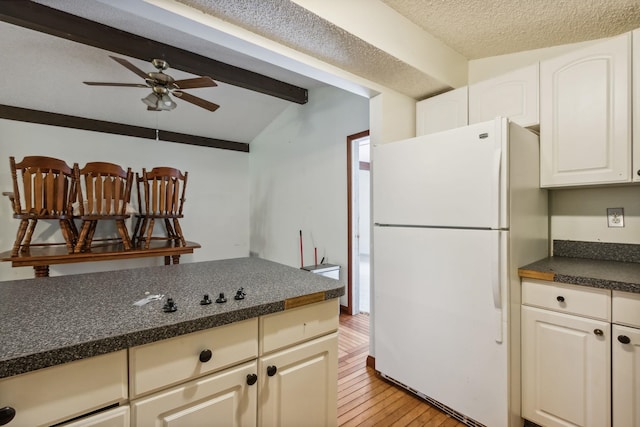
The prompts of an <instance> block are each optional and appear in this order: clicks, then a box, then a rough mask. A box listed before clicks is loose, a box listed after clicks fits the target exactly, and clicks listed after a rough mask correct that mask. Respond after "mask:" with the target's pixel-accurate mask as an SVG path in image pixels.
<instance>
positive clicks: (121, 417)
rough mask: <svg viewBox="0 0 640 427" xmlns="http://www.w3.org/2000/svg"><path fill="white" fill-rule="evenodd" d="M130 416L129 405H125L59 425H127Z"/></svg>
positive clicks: (66, 426)
mask: <svg viewBox="0 0 640 427" xmlns="http://www.w3.org/2000/svg"><path fill="white" fill-rule="evenodd" d="M130 418H131V415H130V414H129V406H128V405H125V406H118V407H117V408H113V409H109V410H107V411H104V412H99V413H97V414H95V415H91V416H89V417H84V418H81V419H79V420H76V421H72V422H70V423H66V424H62V425H61V426H60V427H129V425H130V422H129V421H130Z"/></svg>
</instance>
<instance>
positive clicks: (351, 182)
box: [346, 131, 371, 314]
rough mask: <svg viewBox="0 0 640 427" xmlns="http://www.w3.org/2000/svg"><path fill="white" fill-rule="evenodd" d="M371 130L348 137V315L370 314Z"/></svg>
mask: <svg viewBox="0 0 640 427" xmlns="http://www.w3.org/2000/svg"><path fill="white" fill-rule="evenodd" d="M370 165H371V162H370V141H369V131H364V132H360V133H357V134H354V135H350V136H348V137H347V177H348V179H347V198H348V209H347V212H348V217H349V218H348V229H349V238H348V251H349V255H348V256H349V263H348V266H347V276H348V277H347V288H348V290H347V296H348V305H347V307H346V311H347V313H348V314H358V313H369V312H370V310H371V295H370V289H371V286H370V277H371V267H370V254H371V249H370V248H371V243H370V241H371V240H370V234H371V177H370Z"/></svg>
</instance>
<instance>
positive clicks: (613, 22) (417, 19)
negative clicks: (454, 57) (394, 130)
mask: <svg viewBox="0 0 640 427" xmlns="http://www.w3.org/2000/svg"><path fill="white" fill-rule="evenodd" d="M382 1H383V2H384V3H386V4H387V5H388V6H390V7H391V8H393V9H395V10H396V11H397V12H399V13H400V14H402V15H404V16H405V17H407V18H408V19H409V20H410V21H412V22H413V23H415V24H416V25H418V26H420V27H422V28H423V29H424V30H425V31H427V32H429V33H431V34H432V35H433V36H435V37H437V38H439V39H440V40H441V41H443V42H444V43H445V44H447V45H448V46H450V47H451V48H453V49H454V50H456V51H457V52H459V53H461V54H462V55H464V56H465V57H467V58H468V59H478V58H485V57H489V56H495V55H502V54H506V53H513V52H519V51H523V50H531V49H538V48H543V47H549V46H556V45H560V44H567V43H574V42H581V41H586V40H594V39H599V38H604V37H609V36H614V35H617V34H622V33H624V32H626V31H630V30H633V29H636V28H638V27H640V0H518V1H505V0H423V1H418V0H382Z"/></svg>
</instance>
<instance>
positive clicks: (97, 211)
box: [74, 162, 133, 253]
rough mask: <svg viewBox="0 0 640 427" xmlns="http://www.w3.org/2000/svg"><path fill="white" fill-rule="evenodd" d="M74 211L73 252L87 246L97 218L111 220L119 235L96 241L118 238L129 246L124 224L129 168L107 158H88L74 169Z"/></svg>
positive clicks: (81, 250) (129, 181)
mask: <svg viewBox="0 0 640 427" xmlns="http://www.w3.org/2000/svg"><path fill="white" fill-rule="evenodd" d="M76 179H77V181H78V186H77V188H78V206H77V208H78V211H79V212H78V214H77V218H79V219H80V220H82V227H81V228H80V234H79V236H78V241H77V243H76V246H75V249H74V250H75V252H76V253H80V252H86V251H89V250H90V249H91V245H92V243H93V241H94V239H93V237H94V233H95V230H96V226H97V224H98V221H104V220H109V221H115V224H116V228H117V231H118V235H119V236H120V237H119V238H103V239H99V240H100V241H112V242H113V241H121V242H122V245H123V246H124V249H125V250H128V249H131V239H130V237H129V232H128V231H127V227H126V225H125V220H126V219H127V218H129V216H130V214H129V213H128V209H129V200H130V198H131V185H132V184H133V173H132V172H131V168H127V170H126V171H125V170H124V169H122V167H120V166H118V165H115V164H113V163H107V162H89V163H87V164H86V165H85V167H83V168H82V169H77V178H76Z"/></svg>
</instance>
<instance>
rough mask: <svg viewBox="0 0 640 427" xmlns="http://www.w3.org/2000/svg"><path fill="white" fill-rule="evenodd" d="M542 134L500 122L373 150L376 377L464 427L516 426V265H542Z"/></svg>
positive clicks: (544, 217)
mask: <svg viewBox="0 0 640 427" xmlns="http://www.w3.org/2000/svg"><path fill="white" fill-rule="evenodd" d="M538 153H539V146H538V136H537V135H535V134H534V133H532V132H530V131H528V130H526V129H523V128H521V127H519V126H518V125H516V124H513V123H510V122H509V121H508V120H507V119H504V118H496V119H495V120H492V121H489V122H484V123H479V124H475V125H471V126H466V127H463V128H459V129H454V130H449V131H445V132H440V133H436V134H431V135H426V136H421V137H416V138H412V139H407V140H403V141H397V142H391V143H384V144H374V146H373V151H372V176H373V222H374V231H373V259H372V263H373V286H374V288H373V294H374V302H373V303H374V306H373V312H372V316H373V326H374V330H373V341H374V342H373V348H374V356H375V366H376V370H378V371H380V372H381V374H382V375H383V376H385V377H386V378H388V379H390V380H392V381H394V382H396V383H398V384H400V385H401V386H404V387H405V388H407V389H409V390H410V391H411V392H413V393H416V394H418V395H419V396H421V397H423V398H424V399H426V400H428V401H429V402H431V403H432V404H434V405H436V406H438V407H440V408H441V409H443V410H445V412H448V413H450V414H452V415H453V416H454V417H456V418H458V419H460V420H463V421H464V422H466V423H467V424H468V425H471V426H481V425H484V426H488V427H506V426H519V425H521V424H522V420H521V419H520V342H519V341H520V338H519V333H520V281H519V278H518V273H517V269H518V267H519V266H522V265H525V264H527V263H530V262H533V261H536V260H538V259H541V258H544V257H546V256H547V255H548V246H549V245H548V219H547V194H546V191H545V190H541V189H540V188H539V154H538Z"/></svg>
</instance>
